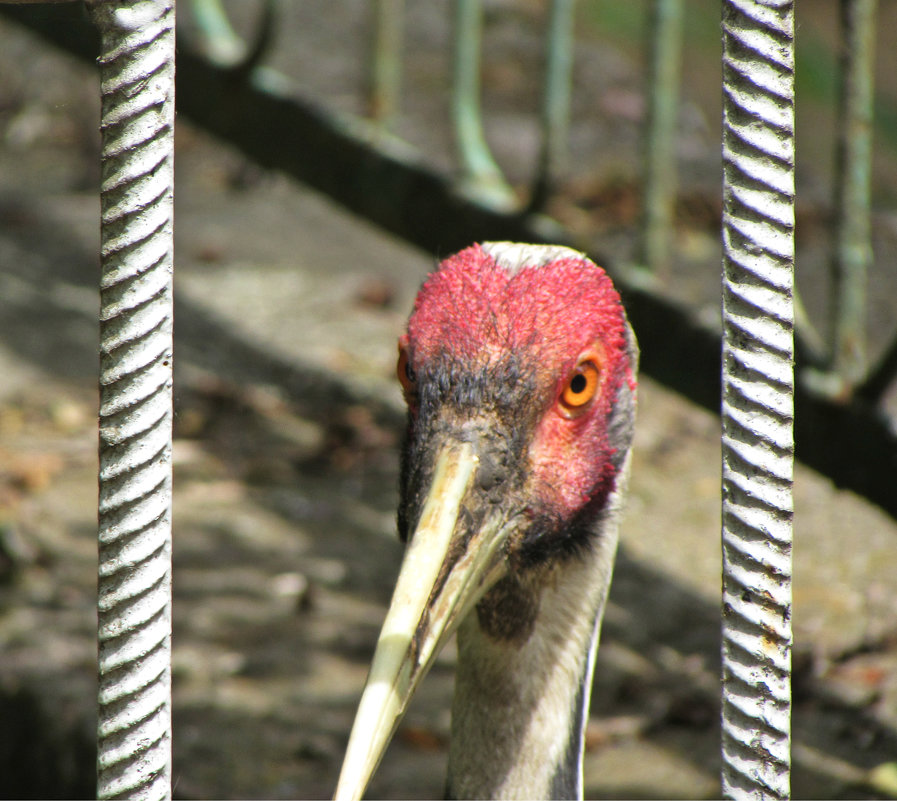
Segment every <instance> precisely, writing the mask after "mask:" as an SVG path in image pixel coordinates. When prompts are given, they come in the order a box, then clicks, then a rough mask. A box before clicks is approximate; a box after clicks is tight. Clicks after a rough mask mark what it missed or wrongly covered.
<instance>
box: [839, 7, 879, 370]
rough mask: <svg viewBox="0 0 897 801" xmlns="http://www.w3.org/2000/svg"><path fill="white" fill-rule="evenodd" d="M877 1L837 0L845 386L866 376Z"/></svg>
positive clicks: (841, 344) (841, 337)
mask: <svg viewBox="0 0 897 801" xmlns="http://www.w3.org/2000/svg"><path fill="white" fill-rule="evenodd" d="M876 10H877V0H841V24H842V29H843V42H842V48H843V51H842V57H841V87H840V97H839V113H838V144H837V155H836V169H835V220H836V222H835V248H834V261H833V265H832V267H833V277H834V281H833V287H834V291H833V304H832V305H833V319H834V321H835V322H834V347H833V349H832V350H833V355H834V368H835V372H836V373H837V374H838V376H839V377H840V378H841V379H842V380H843V381H844V382H846V384H847V385H848V386H854V385H855V384H856V383H857V382H858V381H860V380H861V379H862V378H863V375H864V374H865V371H866V342H865V340H866V337H865V332H864V329H865V326H866V273H867V271H868V269H869V265H870V264H871V263H872V243H871V236H870V225H869V197H870V183H871V172H872V106H873V100H874V97H873V94H874V92H873V86H874V71H875V33H876V29H875V16H876Z"/></svg>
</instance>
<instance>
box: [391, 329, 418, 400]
mask: <svg viewBox="0 0 897 801" xmlns="http://www.w3.org/2000/svg"><path fill="white" fill-rule="evenodd" d="M396 376H397V377H398V379H399V383H400V384H401V385H402V391H403V392H404V393H405V395H406V396H407V395H410V394H411V393H413V392H414V388H415V385H416V384H417V376H416V375H415V374H414V369H413V368H412V367H411V362H410V361H409V359H408V347H407V346H406V345H405V344H404V343H402V342H399V361H398V363H397V364H396Z"/></svg>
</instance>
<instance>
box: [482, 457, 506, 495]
mask: <svg viewBox="0 0 897 801" xmlns="http://www.w3.org/2000/svg"><path fill="white" fill-rule="evenodd" d="M507 474H508V471H507V469H506V467H505V466H504V465H503V464H500V463H499V462H498V460H497V459H495V457H492V456H488V455H487V456H481V457H480V465H479V467H478V469H477V475H476V486H477V488H478V489H481V490H483V491H484V492H488V491H489V490H491V489H495V487H497V486H498V485H499V484H501V483H503V482H504V480H505V478H506V477H507Z"/></svg>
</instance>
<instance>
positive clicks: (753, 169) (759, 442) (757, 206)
mask: <svg viewBox="0 0 897 801" xmlns="http://www.w3.org/2000/svg"><path fill="white" fill-rule="evenodd" d="M793 14H794V8H793V0H725V2H724V4H723V166H724V170H723V171H724V178H723V248H724V255H723V273H724V276H723V278H724V283H723V316H724V320H723V325H724V343H723V404H722V428H723V436H722V451H723V454H722V492H723V500H722V517H723V520H722V541H723V620H722V624H723V652H722V658H723V668H722V678H723V709H722V755H723V770H722V783H723V794H724V795H725V796H727V797H730V798H751V799H761V798H776V799H784V798H787V797H789V795H790V765H791V754H790V729H791V721H790V713H791V685H790V667H791V641H792V640H791V636H792V635H791V523H792V509H793V507H792V497H791V488H792V470H793V453H794V451H793V388H794V382H793V319H794V316H793V303H792V292H793V281H794V237H793V234H794V19H793Z"/></svg>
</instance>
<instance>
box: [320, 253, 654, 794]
mask: <svg viewBox="0 0 897 801" xmlns="http://www.w3.org/2000/svg"><path fill="white" fill-rule="evenodd" d="M637 361H638V351H637V347H636V344H635V339H634V336H633V335H632V332H631V329H630V328H629V324H628V322H627V320H626V316H625V312H624V311H623V307H622V305H621V303H620V298H619V295H618V294H617V292H616V290H615V289H614V287H613V285H612V283H611V280H610V278H609V277H608V276H607V275H606V274H605V272H604V271H603V270H602V269H601V268H600V267H598V266H597V265H595V264H594V263H593V262H591V261H590V260H589V259H588V258H586V257H585V256H584V255H582V254H581V253H578V252H576V251H573V250H571V249H569V248H563V247H555V246H536V245H519V244H513V243H504V242H497V243H485V244H483V245H474V246H472V247H470V248H467V249H465V250H463V251H461V252H460V253H457V254H456V255H454V256H452V257H450V258H449V259H447V260H445V261H444V262H443V263H442V264H441V265H440V267H439V269H438V270H437V271H436V272H434V273H433V274H431V275H430V276H429V278H428V279H427V281H426V282H425V283H424V285H423V287H422V288H421V290H420V292H419V294H418V296H417V299H416V301H415V304H414V308H413V310H412V313H411V316H410V318H409V320H408V326H407V330H406V332H405V334H403V335H402V336H401V337H400V339H399V358H398V367H397V372H398V378H399V380H400V382H401V384H402V388H403V391H404V395H405V400H406V402H407V405H408V423H407V434H406V441H405V447H404V451H403V458H402V472H401V480H400V502H399V510H398V526H399V535H400V537H401V538H402V539H403V540H404V541H406V542H407V549H406V554H405V558H404V561H403V565H402V568H401V571H400V575H399V579H398V581H397V584H396V589H395V592H394V595H393V599H392V602H391V605H390V609H389V612H388V613H387V617H386V620H385V622H384V625H383V629H382V631H381V634H380V638H379V640H378V644H377V648H376V651H375V655H374V660H373V663H372V666H371V671H370V674H369V676H368V681H367V684H366V686H365V690H364V693H363V695H362V700H361V703H360V705H359V710H358V713H357V716H356V720H355V724H354V726H353V730H352V735H351V737H350V741H349V747H348V750H347V754H346V759H345V761H344V764H343V770H342V773H341V776H340V781H339V785H338V787H337V792H336V798H343V799H346V798H360V797H361V795H362V794H363V792H364V790H365V787H366V786H367V783H368V781H369V779H370V776H371V775H372V774H373V771H374V770H375V769H376V767H377V764H378V763H379V761H380V758H381V756H382V754H383V752H384V751H385V749H386V746H387V744H388V742H389V740H390V738H391V736H392V734H393V732H394V730H395V728H396V726H397V725H398V723H399V721H400V719H401V716H402V714H403V713H404V710H405V707H406V705H407V702H408V700H409V699H410V697H411V695H412V694H413V692H414V690H415V688H416V687H417V684H418V683H419V681H420V679H421V678H422V677H423V675H424V674H425V673H426V671H427V669H428V668H429V666H430V664H431V663H432V660H433V659H434V658H435V656H436V654H437V653H438V651H439V649H440V647H441V646H442V644H443V643H444V642H445V641H446V639H448V637H449V636H450V635H451V633H452V632H453V631H454V629H455V628H456V626H457V624H458V623H459V622H460V621H461V620H462V619H463V618H464V617H465V616H466V615H468V614H469V613H471V612H472V611H473V610H474V609H475V610H476V614H477V615H478V617H479V622H480V625H481V626H482V627H483V628H484V629H486V630H487V631H488V632H489V633H490V634H491V635H493V636H495V637H503V638H513V637H521V636H526V632H527V630H528V622H529V620H528V618H531V617H532V615H534V614H537V610H535V609H533V608H530V607H528V606H527V605H526V604H508V603H502V597H501V596H502V593H501V591H500V588H501V585H502V581H503V579H506V578H508V577H518V578H519V577H521V576H527V575H533V574H539V573H540V571H542V572H544V571H545V570H547V569H549V568H550V567H551V566H552V565H554V564H557V563H558V562H562V561H563V560H566V559H570V558H575V555H576V554H577V553H579V552H581V551H582V550H583V549H586V548H589V547H590V545H591V543H592V540H593V538H594V537H595V536H599V534H598V533H597V527H596V525H595V521H596V520H600V519H601V516H602V514H603V512H604V509H605V505H606V501H607V498H608V495H609V494H610V493H611V492H612V491H613V489H614V487H615V485H616V481H617V478H618V476H619V475H620V473H621V471H622V470H623V465H624V462H625V459H626V456H627V454H628V452H629V447H630V444H631V439H632V423H633V417H634V409H635V384H636V379H635V375H636V370H637Z"/></svg>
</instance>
